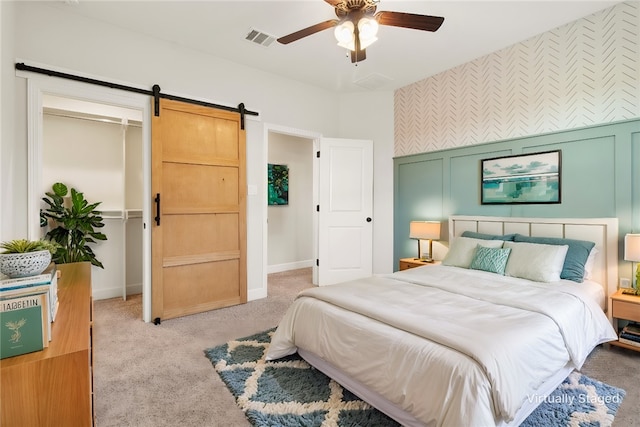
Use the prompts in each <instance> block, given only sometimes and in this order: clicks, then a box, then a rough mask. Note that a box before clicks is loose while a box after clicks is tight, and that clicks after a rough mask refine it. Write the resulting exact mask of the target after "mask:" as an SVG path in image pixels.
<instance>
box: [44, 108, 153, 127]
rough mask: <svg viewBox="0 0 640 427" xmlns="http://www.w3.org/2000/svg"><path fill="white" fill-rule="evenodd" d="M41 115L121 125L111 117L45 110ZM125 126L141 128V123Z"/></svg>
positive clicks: (132, 122)
mask: <svg viewBox="0 0 640 427" xmlns="http://www.w3.org/2000/svg"><path fill="white" fill-rule="evenodd" d="M43 113H44V114H45V115H49V116H55V117H64V118H66V119H76V120H87V121H90V122H99V123H107V124H110V125H122V120H119V119H116V118H113V117H107V116H104V117H95V116H84V115H82V114H73V113H68V112H64V113H61V112H57V111H47V109H46V108H45V109H44V111H43ZM127 126H129V127H136V128H141V127H142V123H140V122H139V121H137V120H129V122H128V124H127Z"/></svg>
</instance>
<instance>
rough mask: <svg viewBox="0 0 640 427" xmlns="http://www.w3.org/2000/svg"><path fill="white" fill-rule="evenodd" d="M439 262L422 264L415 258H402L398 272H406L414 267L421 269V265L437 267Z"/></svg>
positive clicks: (422, 262)
mask: <svg viewBox="0 0 640 427" xmlns="http://www.w3.org/2000/svg"><path fill="white" fill-rule="evenodd" d="M438 264H440V261H433V262H424V261H420V260H419V259H415V258H402V259H401V260H400V271H402V270H408V269H410V268H414V267H422V266H423V265H438Z"/></svg>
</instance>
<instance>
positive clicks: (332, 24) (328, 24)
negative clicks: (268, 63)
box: [278, 19, 338, 44]
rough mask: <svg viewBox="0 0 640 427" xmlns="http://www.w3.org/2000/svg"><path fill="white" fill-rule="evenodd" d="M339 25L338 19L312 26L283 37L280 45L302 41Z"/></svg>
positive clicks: (279, 40) (280, 39)
mask: <svg viewBox="0 0 640 427" xmlns="http://www.w3.org/2000/svg"><path fill="white" fill-rule="evenodd" d="M337 24H338V20H337V19H330V20H328V21H324V22H320V23H319V24H316V25H312V26H310V27H307V28H303V29H302V30H299V31H296V32H295V33H291V34H288V35H286V36H282V37H280V38H279V39H278V43H282V44H289V43H291V42H294V41H296V40H300V39H301V38H303V37H307V36H310V35H311V34H315V33H317V32H319V31H322V30H326V29H327V28H331V27H335V26H336V25H337Z"/></svg>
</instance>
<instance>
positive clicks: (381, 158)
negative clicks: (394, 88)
mask: <svg viewBox="0 0 640 427" xmlns="http://www.w3.org/2000/svg"><path fill="white" fill-rule="evenodd" d="M340 116H341V117H343V118H344V120H341V121H340V137H342V138H359V139H371V140H373V188H374V192H373V273H374V274H378V273H391V272H392V271H393V270H394V269H393V247H392V246H393V244H392V243H390V242H393V226H392V225H391V224H393V92H371V93H354V94H348V95H343V96H342V97H341V104H340Z"/></svg>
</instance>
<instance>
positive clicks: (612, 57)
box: [394, 1, 640, 156]
mask: <svg viewBox="0 0 640 427" xmlns="http://www.w3.org/2000/svg"><path fill="white" fill-rule="evenodd" d="M394 103H395V105H394V116H395V124H394V131H395V155H396V156H403V155H408V154H416V153H423V152H427V151H433V150H440V149H445V148H454V147H460V146H466V145H471V144H478V143H482V142H490V141H496V140H503V139H508V138H514V137H519V136H526V135H535V134H540V133H547V132H554V131H558V130H563V129H572V128H577V127H583V126H589V125H593V124H598V123H608V122H614V121H619V120H625V119H631V118H637V117H640V2H637V1H632V2H627V3H620V4H618V5H616V6H614V7H612V8H609V9H606V10H604V11H601V12H598V13H596V14H593V15H591V16H588V17H586V18H583V19H580V20H578V21H575V22H573V23H570V24H567V25H565V26H563V27H560V28H557V29H555V30H553V31H549V32H546V33H544V34H541V35H539V36H536V37H534V38H531V39H529V40H526V41H524V42H522V43H518V44H516V45H513V46H511V47H508V48H506V49H503V50H501V51H498V52H495V53H492V54H490V55H487V56H485V57H483V58H479V59H477V60H475V61H472V62H468V63H466V64H463V65H461V66H459V67H456V68H453V69H451V70H448V71H445V72H443V73H440V74H438V75H435V76H433V77H430V78H427V79H425V80H421V81H419V82H416V83H414V84H411V85H409V86H405V87H403V88H401V89H398V90H397V91H396V92H395V101H394Z"/></svg>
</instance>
